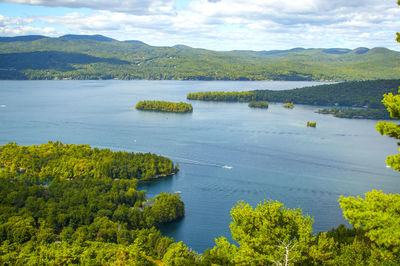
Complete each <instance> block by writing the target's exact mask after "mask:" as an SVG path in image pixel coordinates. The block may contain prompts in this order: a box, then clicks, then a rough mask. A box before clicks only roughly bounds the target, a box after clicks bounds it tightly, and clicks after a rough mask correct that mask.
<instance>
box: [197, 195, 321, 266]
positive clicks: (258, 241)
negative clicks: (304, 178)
mask: <svg viewBox="0 0 400 266" xmlns="http://www.w3.org/2000/svg"><path fill="white" fill-rule="evenodd" d="M231 216H232V219H233V222H232V223H231V225H230V228H231V233H232V238H233V240H235V241H236V242H237V243H238V244H239V247H238V248H236V247H235V246H233V245H230V244H229V243H228V242H227V241H226V239H225V238H221V239H220V240H217V241H216V243H217V246H216V247H214V249H212V250H209V251H208V252H206V257H205V259H206V260H208V261H212V262H213V263H216V262H227V263H228V264H245V265H267V264H272V263H275V264H279V263H282V264H285V263H290V264H293V263H299V262H301V261H303V260H305V259H306V258H307V256H306V254H307V252H308V250H309V247H310V246H311V244H312V242H313V241H314V237H313V236H312V235H311V233H312V227H311V226H312V223H313V219H312V218H310V217H309V216H303V214H302V211H301V210H300V209H294V210H291V209H287V208H286V207H285V206H284V205H283V204H282V203H279V202H277V201H276V202H274V201H272V200H269V201H264V203H260V204H258V205H257V207H256V208H255V209H253V208H252V207H251V206H250V205H249V204H245V203H244V202H239V203H238V205H237V206H236V207H234V208H233V209H232V211H231ZM228 254H229V255H228Z"/></svg>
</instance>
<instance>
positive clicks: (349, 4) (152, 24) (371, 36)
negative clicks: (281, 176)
mask: <svg viewBox="0 0 400 266" xmlns="http://www.w3.org/2000/svg"><path fill="white" fill-rule="evenodd" d="M0 2H13V3H18V4H24V5H41V6H46V7H68V8H73V9H71V12H69V13H66V14H64V15H62V16H52V15H51V14H50V13H49V15H48V16H35V14H31V15H28V16H21V17H5V16H1V15H0V35H2V36H5V35H6V36H11V35H20V34H24V33H26V34H47V35H49V34H50V35H54V36H58V35H61V34H65V33H78V34H104V35H107V36H109V37H113V38H116V39H119V40H127V39H138V40H142V41H144V42H147V43H149V44H152V45H174V44H177V43H181V44H186V45H190V46H194V47H203V48H208V49H216V50H233V49H253V50H269V49H286V48H293V47H306V48H310V47H348V48H355V47H359V46H367V47H375V46H386V47H389V48H392V49H393V48H395V49H396V48H397V44H396V43H395V42H394V35H395V32H396V31H399V30H400V20H399V18H400V7H397V6H396V3H395V1H392V0H364V1H360V0H352V1H348V0H331V1H326V0H297V1H279V0H247V1H242V0H192V1H188V2H187V3H186V5H185V6H184V8H177V7H176V3H175V2H174V1H172V0H164V1H162V0H149V1H139V0H132V1H115V0H108V1H104V0H95V1H76V0H53V1H50V0H6V1H4V0H3V1H1V0H0ZM21 7H24V6H21ZM79 8H90V9H93V10H94V11H93V12H92V13H91V14H89V15H85V14H83V13H81V12H80V11H79ZM0 14H1V11H0ZM38 25H40V26H38Z"/></svg>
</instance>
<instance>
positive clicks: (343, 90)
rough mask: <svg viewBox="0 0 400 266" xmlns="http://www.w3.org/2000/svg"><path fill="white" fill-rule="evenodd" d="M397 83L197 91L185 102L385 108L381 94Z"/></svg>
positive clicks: (398, 81)
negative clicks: (264, 102) (260, 102)
mask: <svg viewBox="0 0 400 266" xmlns="http://www.w3.org/2000/svg"><path fill="white" fill-rule="evenodd" d="M399 84H400V80H374V81H371V80H370V81H358V82H342V83H335V84H325V85H318V86H312V87H303V88H297V89H291V90H279V91H276V90H254V91H246V92H235V91H232V92H197V93H189V94H188V95H187V99H190V100H202V101H230V102H250V101H269V102H282V103H288V102H292V103H294V104H311V105H339V106H357V107H365V106H367V107H369V108H378V109H384V108H385V107H384V105H383V104H382V103H381V99H382V94H383V93H390V92H396V91H397V87H398V86H399Z"/></svg>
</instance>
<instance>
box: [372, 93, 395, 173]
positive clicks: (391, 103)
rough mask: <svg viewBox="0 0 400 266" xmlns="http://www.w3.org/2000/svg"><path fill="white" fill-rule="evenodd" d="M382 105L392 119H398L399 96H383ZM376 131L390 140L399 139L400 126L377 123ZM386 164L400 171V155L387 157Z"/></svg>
mask: <svg viewBox="0 0 400 266" xmlns="http://www.w3.org/2000/svg"><path fill="white" fill-rule="evenodd" d="M399 91H400V89H399ZM382 103H383V104H384V105H385V106H386V107H387V110H388V111H389V113H390V116H391V117H392V118H394V119H400V94H397V95H393V93H388V94H384V95H383V100H382ZM376 130H377V131H378V132H379V133H381V135H388V136H389V137H391V138H395V139H400V125H399V124H396V123H394V122H385V121H379V122H378V123H377V124H376ZM386 164H387V165H389V166H390V167H391V168H393V169H394V170H396V171H400V153H398V154H396V155H391V156H388V157H387V159H386Z"/></svg>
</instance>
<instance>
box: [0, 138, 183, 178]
mask: <svg viewBox="0 0 400 266" xmlns="http://www.w3.org/2000/svg"><path fill="white" fill-rule="evenodd" d="M0 165H1V166H3V167H7V168H10V169H16V170H18V171H20V172H27V173H29V174H35V175H36V176H37V177H38V178H39V179H40V180H48V179H49V178H60V179H77V178H87V177H95V178H113V179H116V178H124V179H140V180H141V179H151V178H156V177H158V176H165V175H173V174H174V173H176V172H177V171H178V167H177V166H176V165H175V166H174V163H173V162H172V161H171V160H170V159H168V158H165V157H162V156H158V155H155V154H151V153H136V154H135V153H129V152H122V151H119V152H112V151H111V150H109V149H98V148H91V147H90V146H89V145H75V144H62V143H61V142H49V143H47V144H42V145H39V146H37V145H32V146H18V145H17V144H16V143H9V144H6V145H4V146H1V147H0Z"/></svg>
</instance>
